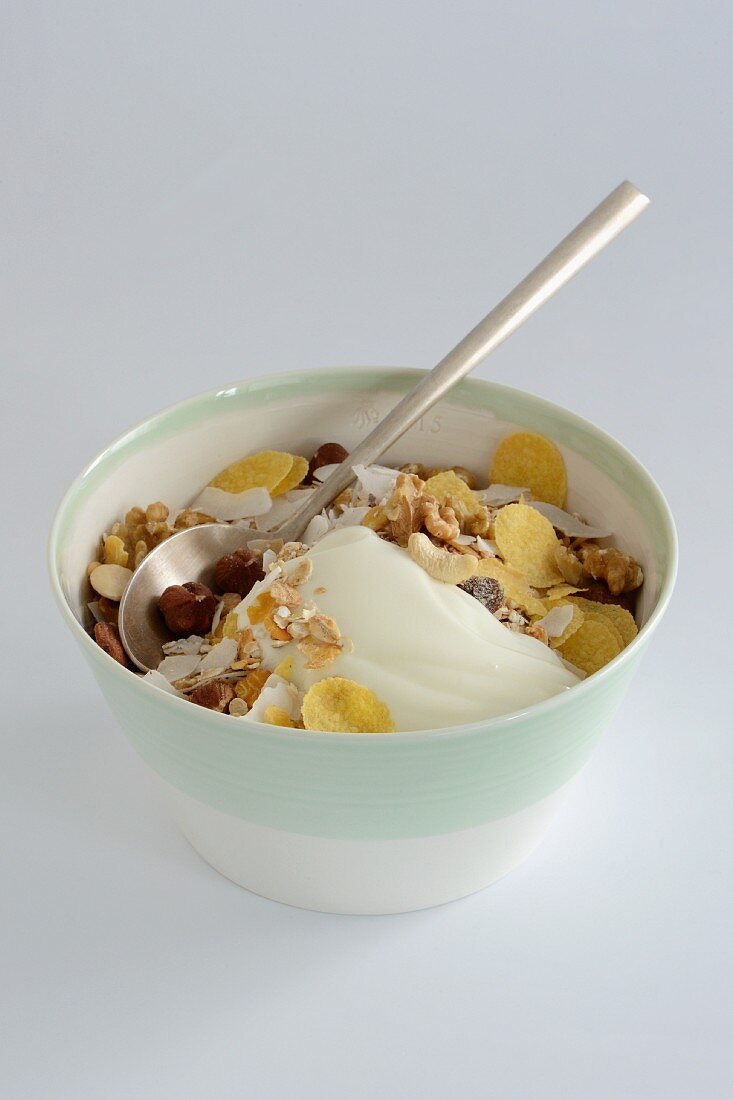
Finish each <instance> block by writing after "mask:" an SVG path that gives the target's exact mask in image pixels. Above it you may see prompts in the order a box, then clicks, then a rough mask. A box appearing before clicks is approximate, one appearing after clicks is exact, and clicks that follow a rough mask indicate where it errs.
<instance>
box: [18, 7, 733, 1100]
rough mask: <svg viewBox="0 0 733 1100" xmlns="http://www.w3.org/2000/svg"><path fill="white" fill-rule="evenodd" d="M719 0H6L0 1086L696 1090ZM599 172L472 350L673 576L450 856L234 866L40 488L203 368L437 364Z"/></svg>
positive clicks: (719, 661) (712, 1081) (719, 1074)
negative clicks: (209, 860) (654, 487)
mask: <svg viewBox="0 0 733 1100" xmlns="http://www.w3.org/2000/svg"><path fill="white" fill-rule="evenodd" d="M727 9H728V6H727V5H726V4H725V3H723V2H721V3H704V2H702V3H701V2H699V0H698V2H696V3H694V4H693V3H674V2H667V3H665V4H661V3H660V4H656V3H641V4H639V3H630V2H628V0H617V2H615V3H613V4H610V3H592V4H583V3H578V2H576V3H573V2H571V0H555V2H554V3H546V4H539V3H536V4H533V3H529V2H514V3H512V4H508V3H506V4H505V3H486V2H485V0H483V2H476V3H469V2H467V0H457V2H454V3H451V4H447V3H444V4H440V3H402V4H399V3H395V2H394V0H392V2H391V3H386V2H385V0H372V2H371V3H369V4H361V5H357V4H353V3H352V4H350V3H346V2H341V3H337V2H335V0H332V2H321V0H311V2H310V3H301V4H292V3H291V4H287V3H274V2H272V3H266V2H264V0H261V2H257V3H234V2H230V3H227V2H223V0H222V2H219V0H214V2H209V3H206V4H191V3H187V2H180V0H178V2H176V3H173V2H165V3H152V4H151V3H149V2H146V3H142V2H133V0H128V2H125V3H116V2H115V3H110V2H105V3H101V4H100V3H94V2H92V0H88V2H82V0H66V2H64V3H61V4H59V3H50V2H48V3H38V2H34V0H6V4H5V5H4V7H3V17H2V22H3V26H2V28H1V33H0V41H1V43H2V51H3V54H4V56H3V58H2V65H1V68H0V72H1V73H2V77H1V78H0V79H1V81H2V95H3V111H2V114H3V125H4V127H5V132H4V137H3V141H2V149H3V161H4V165H3V168H2V172H1V178H0V188H1V190H0V196H1V202H0V216H1V217H2V223H3V241H4V243H3V257H4V258H3V269H4V279H5V290H4V292H3V297H2V310H3V318H2V324H1V325H0V341H1V346H2V364H3V400H2V404H1V405H0V415H2V420H3V424H2V439H3V447H4V449H6V454H5V460H4V463H3V496H4V508H3V543H2V545H3V565H2V572H3V596H2V611H3V614H2V624H3V626H2V645H3V651H4V656H3V659H2V662H0V675H1V676H2V693H3V702H2V715H3V719H2V725H3V741H2V764H1V766H0V784H1V785H2V800H1V802H0V813H1V814H2V825H1V829H2V832H1V834H0V835H1V836H2V853H1V859H2V868H1V869H0V876H1V877H0V888H1V889H2V897H1V899H0V900H1V904H2V909H3V914H2V928H3V940H2V953H3V958H2V959H1V960H0V963H1V964H2V965H1V971H0V972H1V974H2V976H1V977H0V1002H1V1007H2V1010H3V1015H4V1017H5V1020H4V1022H5V1027H4V1029H3V1032H2V1043H3V1046H4V1049H3V1051H2V1056H1V1057H0V1067H1V1068H0V1075H2V1078H3V1083H2V1087H1V1088H0V1092H1V1093H2V1095H3V1096H4V1097H5V1096H8V1097H12V1098H16V1097H19V1098H20V1097H22V1098H25V1097H33V1098H35V1097H42V1098H47V1097H53V1098H55V1097H71V1098H84V1100H86V1098H97V1097H104V1098H106V1100H117V1098H128V1097H136V1098H138V1097H142V1098H148V1097H150V1098H155V1100H158V1098H169V1097H170V1098H176V1100H178V1098H188V1097H191V1098H198V1097H207V1098H208V1097H214V1098H217V1100H218V1098H229V1097H253V1098H255V1100H260V1098H265V1100H266V1098H270V1097H272V1098H280V1097H298V1098H300V1097H326V1098H330V1097H349V1098H362V1097H377V1096H378V1097H388V1098H392V1097H397V1098H402V1097H409V1098H412V1097H418V1096H419V1097H424V1098H433V1097H455V1096H459V1097H470V1098H473V1097H485V1096H497V1097H501V1098H504V1097H509V1098H514V1097H517V1098H525V1097H528V1098H534V1097H541V1098H545V1097H549V1098H555V1097H557V1098H563V1100H575V1098H587V1097H592V1098H593V1100H606V1098H616V1097H623V1098H624V1100H626V1098H632V1100H635V1098H640V1100H641V1098H643V1100H647V1098H656V1097H659V1098H662V1097H663V1098H664V1100H670V1098H675V1097H704V1098H706V1100H717V1098H723V1097H726V1098H727V1097H730V1095H731V1094H732V1091H733V1082H732V1081H731V1076H730V1072H731V1069H730V1067H731V1063H730V1049H729V1048H730V1034H729V1029H728V1025H729V1023H730V1017H729V1018H728V1020H727V1022H726V1014H727V1013H728V1012H729V1011H730V1008H731V1005H730V1001H729V993H730V988H731V967H730V963H731V948H730V927H731V915H732V914H731V904H730V902H731V876H730V870H731V863H730V825H731V813H730V798H731V795H730V790H731V786H730V784H731V774H730V773H731V751H730V728H729V726H730V723H729V719H728V718H727V717H726V714H727V713H729V712H730V704H729V693H730V680H731V663H730V653H731V643H730V627H729V625H728V621H729V620H730V589H731V579H730V578H731V556H732V554H733V539H732V538H731V535H732V532H731V523H730V511H731V503H730V488H731V480H730V468H731V447H730V438H731V432H732V431H733V427H732V424H733V422H732V421H731V416H732V413H731V397H732V396H733V394H732V392H731V384H730V354H729V351H728V343H729V320H730V316H731V312H732V311H733V310H732V306H731V302H732V299H731V284H730V279H729V271H730V266H731V257H730V239H731V218H730V201H731V200H730V189H731V184H730V180H731V168H732V167H733V166H732V164H731V146H730V121H731V96H730V90H731V89H730V83H729V79H730V78H729V71H730V59H729V57H728V55H727V49H728V45H727V42H728V40H729V36H730V23H729V11H727ZM624 176H628V177H629V178H631V179H632V180H634V182H635V183H637V185H638V186H640V187H642V188H643V189H644V190H646V191H647V192H648V193H649V194H650V195H651V196H652V199H653V205H652V207H651V208H650V210H649V211H648V212H647V213H646V214H645V215H644V217H643V218H642V220H641V221H640V222H639V223H637V224H636V225H635V226H634V227H633V229H631V230H630V231H629V232H628V233H627V234H626V235H625V236H624V237H623V239H621V240H620V241H618V242H617V243H616V244H615V245H614V246H613V247H612V248H611V249H610V250H609V252H608V253H606V254H605V255H604V256H603V257H601V259H599V260H597V261H596V262H595V263H594V265H593V266H592V268H590V269H589V270H588V271H587V272H585V273H584V274H583V275H582V276H581V277H580V278H579V279H578V281H577V282H576V283H575V284H573V285H572V286H571V287H570V288H568V289H566V290H564V291H563V292H562V294H561V295H560V296H559V297H558V299H557V300H556V301H554V302H552V303H551V304H550V305H549V306H548V307H547V308H546V309H545V310H544V311H543V312H542V314H540V315H539V316H538V317H536V318H534V319H533V320H532V321H531V322H530V323H529V324H528V325H527V327H526V328H525V329H524V330H523V331H522V332H521V333H519V334H518V335H517V336H516V337H514V338H513V339H512V340H511V341H510V343H509V344H507V345H506V346H505V347H503V348H502V349H500V350H499V352H498V353H497V354H496V355H495V356H494V357H493V358H492V360H491V361H490V362H489V363H487V364H485V365H484V367H483V368H482V370H481V371H480V372H479V373H481V374H483V375H489V374H490V375H491V376H492V377H494V378H497V379H498V380H500V381H503V382H507V383H510V384H515V385H518V386H520V387H524V388H526V389H529V390H531V391H533V392H535V393H540V394H543V395H545V396H547V397H549V398H551V399H553V400H555V401H558V402H560V403H562V404H566V405H568V406H569V407H570V408H572V409H573V410H575V411H577V412H579V413H581V414H584V415H586V416H588V417H590V418H591V419H592V420H594V421H595V422H596V423H598V424H600V425H602V426H603V427H604V428H605V429H607V430H608V431H610V432H611V433H612V434H613V435H615V436H616V437H618V438H619V439H620V440H621V441H622V442H623V443H624V444H626V445H627V446H628V447H630V448H631V449H632V450H633V451H634V452H635V453H636V454H637V455H638V456H639V458H640V459H641V460H642V461H643V462H644V463H645V464H646V465H647V466H648V468H649V469H650V470H651V471H652V473H653V474H654V475H655V476H656V477H657V478H658V480H659V482H660V483H661V485H662V487H663V489H664V490H665V491H666V493H667V494H668V497H669V500H670V502H671V504H672V507H673V509H674V511H675V514H676V516H677V519H678V522H679V530H680V537H681V551H682V566H681V575H680V581H679V586H678V589H677V592H676V596H675V598H674V601H673V604H672V606H671V608H670V611H669V614H668V616H667V618H666V619H665V621H664V623H663V625H662V627H661V628H660V630H659V632H658V635H657V637H656V638H655V639H654V642H653V644H652V646H651V649H650V652H649V654H648V656H647V658H646V659H645V662H644V664H643V666H642V670H641V672H640V675H639V677H638V679H637V681H636V683H635V684H634V686H633V689H632V690H631V692H630V694H629V696H628V698H627V700H626V702H625V703H624V705H623V708H622V710H621V711H620V713H619V715H618V717H617V719H616V721H615V722H614V724H613V727H612V728H611V730H610V731H609V733H608V735H607V736H606V738H605V740H604V741H603V743H602V745H601V747H600V748H599V750H598V751H597V753H596V755H595V756H594V758H593V760H592V762H591V764H590V765H589V767H588V768H587V770H586V771H585V773H584V774H583V776H582V777H581V780H580V782H579V783H578V785H577V787H576V789H575V791H574V794H573V796H572V798H571V802H570V805H569V807H568V809H567V812H566V813H565V815H564V817H563V818H562V819H561V821H560V823H559V824H558V825H557V827H556V828H555V829H554V831H553V832H552V833H551V835H550V837H549V838H548V840H547V841H546V843H545V845H544V847H542V849H541V850H539V851H538V852H537V853H536V854H535V855H534V856H533V857H532V858H531V860H530V861H529V862H528V863H527V864H526V865H525V866H524V867H522V868H521V869H520V870H518V871H516V872H515V873H513V874H512V875H511V876H509V877H508V878H506V879H505V880H504V881H502V882H500V883H499V884H497V885H495V886H493V887H491V888H490V889H489V890H488V891H486V892H484V893H483V894H480V895H478V896H475V897H473V898H470V899H468V900H466V901H463V902H459V903H456V904H453V905H450V906H447V907H444V908H441V909H437V910H433V911H427V912H423V913H419V914H415V915H408V916H402V917H389V918H340V917H329V916H322V915H318V914H314V913H307V912H300V911H297V910H294V909H287V908H285V907H283V906H280V905H276V904H273V903H270V902H267V901H263V900H261V899H259V898H257V897H254V896H251V895H249V894H247V893H245V892H244V891H243V890H240V889H238V888H237V887H235V886H233V885H232V884H230V883H229V882H227V881H225V880H224V879H223V878H221V877H219V876H218V875H217V874H216V873H215V872H214V871H212V870H210V869H209V868H208V867H206V866H205V865H204V864H203V863H202V862H201V861H200V860H199V859H198V857H196V856H195V855H194V854H193V852H192V851H191V850H190V849H189V848H188V847H187V845H186V843H185V842H184V841H183V840H182V839H181V837H180V836H179V835H178V834H177V833H176V831H175V829H174V828H173V826H172V825H171V824H169V822H168V821H167V820H166V818H165V816H164V815H163V812H162V811H161V809H160V808H159V806H158V803H157V801H156V800H155V798H154V796H153V792H152V790H151V789H150V787H149V786H148V783H147V781H146V778H145V775H144V772H143V767H142V765H141V764H140V762H139V761H138V759H137V758H136V757H135V756H134V754H133V752H132V750H131V749H130V748H129V747H128V745H127V743H126V742H125V741H124V739H123V737H122V735H121V734H120V733H119V731H118V730H117V728H116V727H115V724H114V722H113V721H112V719H111V717H110V716H109V714H108V713H107V711H106V709H105V707H104V705H103V703H102V700H101V697H100V695H99V693H98V691H97V689H96V687H95V685H94V684H93V683H92V681H91V678H90V676H89V675H88V672H87V670H86V668H85V666H84V665H83V663H82V660H81V658H80V656H79V654H78V653H77V651H76V648H75V647H74V646H73V645H72V643H71V639H70V637H69V636H68V634H67V632H66V631H65V629H64V628H63V626H62V623H61V620H60V618H59V616H58V613H57V612H56V610H55V608H54V607H53V605H52V602H51V599H50V595H49V592H48V586H47V582H46V578H45V568H44V561H43V558H44V542H45V538H46V534H47V530H48V526H49V522H50V518H51V514H52V512H53V509H54V507H55V505H56V503H57V501H58V499H59V497H60V495H61V493H62V491H63V489H64V488H65V486H66V485H67V483H68V482H69V481H70V479H71V478H72V477H73V476H74V475H75V474H76V473H77V472H78V470H79V469H80V468H81V466H82V464H83V463H84V462H85V461H86V460H87V459H88V458H89V457H90V456H91V455H92V454H94V453H95V452H96V451H97V450H99V449H100V448H102V447H103V446H104V445H106V444H107V443H108V442H109V441H110V440H111V439H112V438H113V437H114V436H116V435H118V434H119V433H120V432H121V431H122V430H124V429H125V428H126V427H127V426H129V425H130V424H131V423H133V422H135V421H137V420H140V419H142V418H143V417H145V416H147V415H149V414H150V413H152V412H153V411H154V410H157V409H159V408H161V407H162V406H164V405H166V404H168V403H170V402H171V401H173V400H178V399H179V398H182V397H185V396H187V395H190V394H193V393H196V392H197V391H199V390H202V389H206V388H209V387H212V386H215V385H219V384H223V383H225V382H227V381H230V380H234V379H237V378H242V377H248V376H251V375H256V374H263V373H266V372H268V371H281V370H290V369H305V370H307V369H313V368H317V367H319V366H324V365H334V364H343V363H357V364H370V363H377V364H384V363H387V364H407V365H419V366H430V365H432V363H433V362H434V361H435V360H436V359H437V358H439V357H440V356H441V355H442V354H443V353H444V352H445V351H446V350H447V349H448V348H449V347H450V346H451V345H452V344H453V343H454V342H455V341H456V340H457V339H458V338H459V337H460V336H461V335H462V334H463V333H464V332H465V331H466V330H467V329H468V328H469V327H470V326H471V325H473V324H474V323H475V322H476V321H477V320H478V319H479V318H480V317H481V316H482V315H483V314H484V313H485V312H486V311H487V310H488V308H489V307H490V306H491V305H493V304H494V302H495V301H496V300H497V299H498V298H499V297H501V296H502V295H503V294H504V293H505V292H506V291H507V290H508V289H509V288H510V287H511V286H512V285H513V283H514V282H515V281H516V280H517V279H518V278H520V277H521V276H522V275H523V274H524V273H525V272H526V271H527V270H528V268H529V267H531V266H532V265H533V264H534V263H535V262H536V261H537V260H538V259H539V258H540V257H541V256H542V255H544V253H545V252H546V251H547V250H548V249H549V248H550V247H551V246H552V245H554V244H555V242H556V241H557V240H558V239H559V237H560V236H562V235H563V233H565V232H566V231H567V230H568V229H569V228H570V227H571V226H572V225H573V224H574V223H575V222H576V221H577V220H579V218H580V217H582V216H583V215H584V214H585V213H586V212H587V211H588V210H589V209H590V208H591V207H592V206H593V205H594V204H595V203H596V202H597V201H598V200H599V199H600V198H601V197H602V196H603V195H604V194H605V193H606V192H607V191H609V190H610V189H611V188H612V187H613V186H614V185H615V184H616V183H617V182H618V181H619V180H620V179H621V178H623V177H624ZM6 650H7V653H6V652H5V651H6Z"/></svg>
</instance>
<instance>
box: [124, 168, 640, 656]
mask: <svg viewBox="0 0 733 1100" xmlns="http://www.w3.org/2000/svg"><path fill="white" fill-rule="evenodd" d="M648 205H649V199H648V198H647V197H646V195H643V194H642V193H641V191H639V190H637V188H636V187H634V185H633V184H631V183H629V182H628V181H625V182H624V183H621V184H620V185H619V186H618V187H617V188H616V189H615V190H614V191H612V192H611V194H610V195H608V196H607V197H606V198H605V199H604V200H603V202H602V203H600V205H599V206H597V207H596V208H595V210H593V211H591V213H590V214H589V215H588V217H587V218H585V219H584V220H583V221H582V222H580V224H579V225H577V226H576V227H575V229H573V230H572V232H571V233H569V234H568V236H567V237H565V238H564V240H562V241H561V242H560V244H558V245H557V247H556V248H553V250H552V252H550V253H549V255H548V256H546V257H545V259H544V260H542V262H541V263H540V264H538V266H537V267H536V268H534V270H533V271H531V272H530V273H529V275H527V277H526V278H525V279H523V280H522V282H521V283H519V284H518V286H516V287H515V288H514V290H512V291H511V293H510V294H508V295H507V296H506V298H504V299H503V300H502V301H501V302H499V304H498V306H496V307H495V308H494V309H493V310H492V311H491V313H489V314H488V316H486V317H485V318H484V319H483V321H480V322H479V324H478V325H476V327H475V328H474V329H473V330H472V331H471V332H469V333H468V335H467V336H464V338H463V339H462V340H461V342H460V343H459V344H457V345H456V346H455V347H454V348H453V350H452V351H450V352H448V354H447V355H446V356H445V358H444V359H441V361H440V362H439V363H438V365H437V366H436V367H434V368H433V369H432V371H431V372H430V373H429V374H427V375H426V376H425V377H424V378H422V379H421V380H420V381H419V382H418V384H417V385H416V386H415V387H414V389H412V390H410V392H409V393H408V394H406V395H405V396H404V397H403V398H402V400H401V401H400V402H399V403H398V404H397V405H396V406H395V407H394V408H393V409H392V411H391V412H389V413H387V415H386V416H385V418H384V420H382V421H381V422H380V423H379V424H378V425H377V427H376V428H375V429H374V431H373V432H370V433H369V435H368V436H367V438H366V439H364V440H362V442H361V443H359V444H358V446H357V447H355V448H354V450H353V451H352V452H351V454H350V455H349V457H348V458H347V459H345V461H344V462H342V463H341V465H340V466H339V467H338V469H337V470H334V471H333V473H332V474H331V475H330V477H328V478H327V479H326V481H324V482H323V484H322V485H320V486H319V487H318V488H316V489H315V491H314V492H313V493H312V494H311V495H310V496H309V498H308V499H307V500H306V501H305V503H304V504H303V506H302V507H301V508H300V509H299V510H298V511H297V512H296V513H295V514H294V515H292V516H291V517H290V518H289V519H287V520H285V522H284V523H281V524H280V525H279V526H278V527H275V528H274V529H273V530H272V531H267V532H265V531H251V532H248V531H246V530H243V529H242V528H240V527H230V526H229V525H227V524H223V523H216V524H205V525H203V526H201V527H191V528H189V529H188V530H185V531H180V532H179V533H177V534H175V535H172V536H171V537H170V538H168V539H166V540H165V542H162V543H161V544H160V545H159V546H157V547H156V548H155V549H154V550H152V551H151V552H150V553H149V554H148V555H147V557H146V558H145V559H144V560H143V562H142V564H141V565H139V566H138V568H137V569H136V570H135V573H134V574H133V577H132V580H131V581H130V583H129V584H128V586H127V590H126V592H125V594H124V596H123V599H122V602H121V604H120V613H119V630H120V637H121V639H122V644H123V645H124V647H125V649H126V650H127V652H128V654H129V655H130V657H131V659H132V660H133V661H134V662H135V664H136V665H137V666H138V668H140V669H142V670H143V671H146V672H147V671H148V670H149V669H151V668H157V666H158V664H159V663H160V659H161V645H162V644H163V643H164V642H166V641H169V640H170V638H171V635H170V633H169V632H168V631H167V629H166V627H165V624H164V622H163V617H162V615H161V614H160V612H159V611H158V606H157V604H158V598H159V597H160V596H161V594H162V593H163V591H164V590H165V589H166V588H167V587H168V586H169V585H171V584H183V583H185V582H186V581H200V582H202V583H204V584H211V581H212V578H213V571H214V565H215V563H216V562H217V561H218V559H219V558H220V557H222V555H224V554H231V553H232V552H233V551H234V550H237V549H240V548H242V549H244V548H246V547H247V546H248V545H249V543H250V542H251V541H253V540H256V539H263V538H279V539H282V540H283V541H284V542H291V541H297V540H298V539H299V538H300V537H301V535H302V534H303V532H304V531H305V529H306V527H307V526H308V524H309V523H310V521H311V520H312V519H313V517H314V516H317V515H318V513H319V512H321V511H322V510H323V509H324V508H325V507H326V506H327V505H328V504H330V503H331V501H332V500H333V499H334V498H335V497H337V496H338V494H339V493H340V492H341V491H342V490H343V489H345V488H346V487H347V486H348V485H350V484H351V482H352V481H353V480H354V473H353V470H352V466H353V465H354V464H357V463H361V464H363V465H365V466H368V465H369V463H370V462H374V461H376V459H378V458H379V457H380V455H382V454H383V453H384V451H386V450H387V449H388V448H389V447H391V446H392V444H393V443H394V442H396V440H398V439H399V438H400V436H401V435H403V434H404V433H405V432H406V431H407V429H408V428H410V427H412V425H413V424H414V423H415V422H416V421H418V420H419V419H420V417H421V416H424V414H425V413H426V412H427V411H428V409H430V408H432V406H433V405H434V404H435V403H436V401H439V400H440V398H441V397H444V396H445V394H446V393H447V392H448V391H449V390H450V389H451V387H452V386H455V384H456V383H457V382H460V380H461V379H462V378H465V377H466V375H467V374H470V372H471V371H472V370H473V368H474V367H475V366H476V365H477V364H478V363H480V362H481V361H482V360H483V359H485V358H486V356H487V355H489V353H490V352H492V351H493V350H494V348H496V347H498V346H499V344H501V343H502V341H503V340H506V338H507V336H510V335H511V334H512V333H513V332H515V331H516V329H518V328H519V326H520V325H521V324H523V323H524V321H526V320H527V318H528V317H531V315H532V314H533V313H534V312H535V310H537V309H539V307H540V306H541V305H543V304H544V303H545V302H546V301H547V300H548V299H549V298H551V297H552V295H553V294H555V293H556V291H558V290H559V289H560V287H562V286H564V285H565V283H567V282H568V281H569V280H570V279H572V277H573V275H575V274H577V272H578V271H580V269H581V268H582V267H584V266H585V265H586V264H587V263H588V261H589V260H592V259H593V257H594V256H597V255H598V253H599V252H600V251H601V250H602V249H603V248H605V247H606V245H607V244H609V243H610V242H611V241H612V240H613V239H614V237H616V236H618V234H619V233H620V232H621V231H622V230H623V229H625V228H626V227H627V226H628V225H630V224H631V222H633V221H634V220H635V218H637V217H638V216H639V214H641V212H642V211H643V210H644V209H645V208H646V207H647V206H648Z"/></svg>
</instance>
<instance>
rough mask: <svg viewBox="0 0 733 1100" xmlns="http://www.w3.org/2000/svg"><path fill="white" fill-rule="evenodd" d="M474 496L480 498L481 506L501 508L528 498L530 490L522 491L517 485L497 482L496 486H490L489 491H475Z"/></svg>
mask: <svg viewBox="0 0 733 1100" xmlns="http://www.w3.org/2000/svg"><path fill="white" fill-rule="evenodd" d="M474 495H475V496H476V497H478V500H479V503H481V504H488V505H491V506H492V507H494V508H501V507H502V505H504V504H513V503H514V502H515V501H516V500H519V498H520V497H521V496H528V495H529V489H520V488H519V487H518V486H516V485H502V484H501V483H500V482H498V481H497V482H496V483H495V484H494V485H489V487H488V489H475V490H474Z"/></svg>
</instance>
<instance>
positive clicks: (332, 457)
mask: <svg viewBox="0 0 733 1100" xmlns="http://www.w3.org/2000/svg"><path fill="white" fill-rule="evenodd" d="M348 457H349V452H348V451H347V450H346V448H345V447H342V446H341V444H340V443H321V445H320V447H319V448H318V450H317V451H316V453H315V454H314V455H313V458H312V459H311V460H310V464H309V466H308V476H307V477H306V481H313V475H314V473H315V472H316V470H320V468H321V466H332V465H333V463H334V462H343V461H344V459H345V458H348Z"/></svg>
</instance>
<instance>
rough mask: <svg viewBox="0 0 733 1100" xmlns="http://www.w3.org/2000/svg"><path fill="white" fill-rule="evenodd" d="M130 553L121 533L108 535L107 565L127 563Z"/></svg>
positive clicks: (105, 546)
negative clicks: (126, 548)
mask: <svg viewBox="0 0 733 1100" xmlns="http://www.w3.org/2000/svg"><path fill="white" fill-rule="evenodd" d="M128 558H129V554H128V553H127V550H125V543H124V541H123V540H122V539H121V538H120V537H119V535H107V537H106V538H105V540H104V560H105V563H106V564H107V565H127V561H128Z"/></svg>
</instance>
